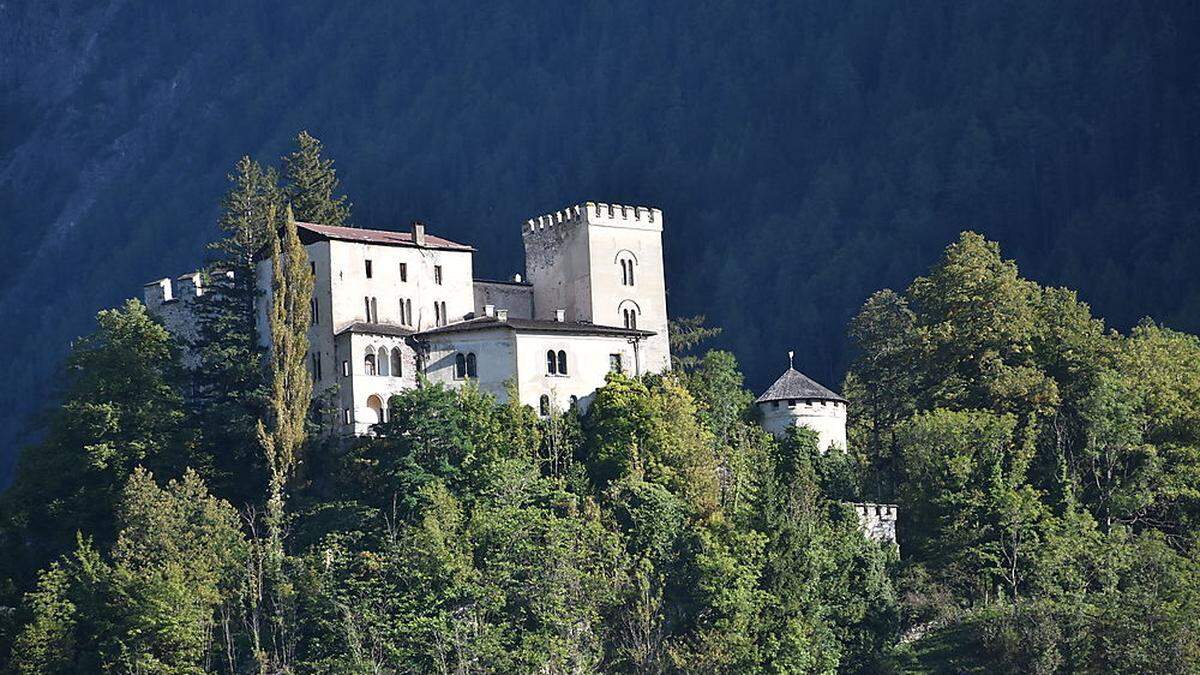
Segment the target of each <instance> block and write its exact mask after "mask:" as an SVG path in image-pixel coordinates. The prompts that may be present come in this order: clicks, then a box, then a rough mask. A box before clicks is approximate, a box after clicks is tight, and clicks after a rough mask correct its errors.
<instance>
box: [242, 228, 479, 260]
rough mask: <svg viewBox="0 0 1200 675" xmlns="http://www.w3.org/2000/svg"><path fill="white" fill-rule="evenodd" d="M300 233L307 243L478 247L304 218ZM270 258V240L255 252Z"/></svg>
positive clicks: (259, 257) (440, 248)
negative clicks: (421, 240) (420, 240)
mask: <svg viewBox="0 0 1200 675" xmlns="http://www.w3.org/2000/svg"><path fill="white" fill-rule="evenodd" d="M296 234H297V235H298V236H299V237H300V243H301V244H304V245H305V246H307V245H309V244H312V243H316V242H318V241H329V240H331V239H335V240H337V241H357V242H361V243H364V244H377V245H380V246H404V247H408V248H428V249H433V250H436V251H462V252H465V253H470V252H473V251H474V250H475V247H474V246H467V245H466V244H460V243H458V242H454V241H450V240H449V239H443V238H441V237H435V236H433V235H432V234H427V235H425V245H424V246H417V244H416V242H414V241H413V238H412V232H393V231H392V230H368V229H366V228H363V227H336V226H333V225H319V224H317V223H302V222H300V221H296ZM270 257H271V243H270V242H269V241H268V242H267V244H266V245H265V246H263V247H262V248H260V249H258V251H257V252H256V253H255V254H254V259H255V260H266V259H267V258H270Z"/></svg>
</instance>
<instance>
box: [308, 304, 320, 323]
mask: <svg viewBox="0 0 1200 675" xmlns="http://www.w3.org/2000/svg"><path fill="white" fill-rule="evenodd" d="M308 304H309V309H311V310H312V322H313V325H314V326H315V325H317V324H319V323H321V313H320V312H319V311H317V299H316V298H313V299H312V300H310V301H309V303H308Z"/></svg>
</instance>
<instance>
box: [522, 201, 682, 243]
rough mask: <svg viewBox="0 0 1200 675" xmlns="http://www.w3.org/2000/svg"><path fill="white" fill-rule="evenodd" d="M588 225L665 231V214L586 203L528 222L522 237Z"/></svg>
mask: <svg viewBox="0 0 1200 675" xmlns="http://www.w3.org/2000/svg"><path fill="white" fill-rule="evenodd" d="M580 222H586V223H588V224H591V225H619V226H627V227H628V226H637V227H651V228H655V229H659V230H661V229H662V210H661V209H656V208H654V207H651V206H629V205H626V204H608V203H605V202H584V203H583V204H575V205H574V206H568V207H567V208H565V209H562V210H559V211H555V212H553V213H547V214H545V215H541V216H538V217H536V218H530V219H529V220H527V221H525V224H524V226H523V227H522V228H521V234H522V235H531V234H535V233H538V232H543V231H545V230H546V229H547V228H554V227H558V226H561V225H573V224H576V223H580Z"/></svg>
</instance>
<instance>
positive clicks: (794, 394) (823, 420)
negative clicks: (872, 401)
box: [754, 352, 847, 452]
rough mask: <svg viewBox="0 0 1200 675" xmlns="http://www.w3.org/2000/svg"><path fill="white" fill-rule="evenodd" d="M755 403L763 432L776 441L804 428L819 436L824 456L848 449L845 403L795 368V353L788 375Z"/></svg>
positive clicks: (784, 374)
mask: <svg viewBox="0 0 1200 675" xmlns="http://www.w3.org/2000/svg"><path fill="white" fill-rule="evenodd" d="M754 403H755V404H756V405H757V406H758V409H759V412H760V414H761V415H762V425H763V428H764V429H766V430H767V431H769V432H771V433H772V434H774V435H775V436H776V437H779V438H782V437H783V436H784V435H785V434H787V430H788V428H789V427H800V426H804V427H808V428H810V429H812V430H813V431H815V432H817V436H818V437H819V441H818V447H819V448H820V449H821V452H827V451H828V450H829V449H830V448H833V447H837V448H839V449H841V450H845V449H846V403H847V401H846V399H844V398H842V397H841V396H839V395H838V394H836V393H834V392H833V391H830V390H829V389H826V388H825V387H823V386H821V385H820V384H818V383H817V382H816V381H814V380H813V379H812V378H810V377H808V376H807V375H805V374H804V373H801V372H800V371H798V370H796V369H795V368H793V367H792V352H788V369H787V371H786V372H784V373H783V375H780V376H779V379H777V380H775V384H772V385H771V386H770V388H768V389H767V390H766V391H765V392H763V395H762V396H759V397H758V398H757V399H756V400H755V401H754Z"/></svg>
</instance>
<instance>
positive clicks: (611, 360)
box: [608, 354, 625, 373]
mask: <svg viewBox="0 0 1200 675" xmlns="http://www.w3.org/2000/svg"><path fill="white" fill-rule="evenodd" d="M608 369H609V370H611V371H612V372H614V373H620V372H624V370H625V368H624V366H622V365H621V355H620V354H609V355H608Z"/></svg>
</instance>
